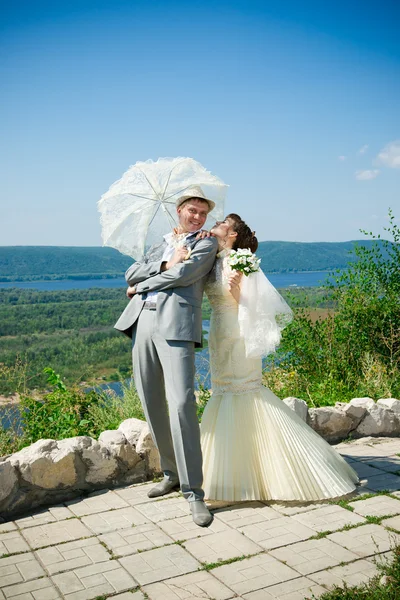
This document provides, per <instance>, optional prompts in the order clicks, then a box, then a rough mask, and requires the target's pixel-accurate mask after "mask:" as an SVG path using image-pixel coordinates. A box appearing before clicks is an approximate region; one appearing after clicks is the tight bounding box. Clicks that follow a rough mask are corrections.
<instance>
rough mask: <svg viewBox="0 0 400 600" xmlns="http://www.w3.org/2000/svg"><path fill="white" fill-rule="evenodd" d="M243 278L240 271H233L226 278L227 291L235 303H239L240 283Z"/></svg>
mask: <svg viewBox="0 0 400 600" xmlns="http://www.w3.org/2000/svg"><path fill="white" fill-rule="evenodd" d="M242 277H243V273H241V272H240V271H233V272H232V273H231V275H229V278H228V290H229V291H230V293H231V294H232V296H233V297H234V298H235V300H236V302H239V298H240V281H241V279H242Z"/></svg>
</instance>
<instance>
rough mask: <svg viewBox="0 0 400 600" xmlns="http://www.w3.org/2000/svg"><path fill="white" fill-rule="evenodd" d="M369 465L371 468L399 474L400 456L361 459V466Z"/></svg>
mask: <svg viewBox="0 0 400 600" xmlns="http://www.w3.org/2000/svg"><path fill="white" fill-rule="evenodd" d="M360 463H361V464H365V465H369V466H370V467H371V468H375V469H379V470H380V471H387V472H389V473H397V474H398V472H399V471H400V457H399V456H396V455H395V456H375V457H374V458H371V457H367V458H362V457H361V458H360V460H359V464H360Z"/></svg>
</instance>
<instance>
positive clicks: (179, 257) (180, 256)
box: [161, 246, 190, 271]
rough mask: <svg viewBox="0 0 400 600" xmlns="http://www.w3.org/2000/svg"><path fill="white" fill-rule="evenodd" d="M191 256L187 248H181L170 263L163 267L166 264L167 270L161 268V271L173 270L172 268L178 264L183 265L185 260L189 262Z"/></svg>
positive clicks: (176, 251)
mask: <svg viewBox="0 0 400 600" xmlns="http://www.w3.org/2000/svg"><path fill="white" fill-rule="evenodd" d="M189 256H190V250H189V249H188V248H187V247H186V246H181V247H179V248H177V249H176V250H175V252H174V254H173V255H172V257H171V258H170V259H169V261H168V262H166V263H163V266H164V264H165V269H163V267H161V270H162V271H168V269H172V267H174V266H175V265H177V264H178V263H181V262H183V261H184V260H187V259H188V258H189Z"/></svg>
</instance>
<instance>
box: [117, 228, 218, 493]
mask: <svg viewBox="0 0 400 600" xmlns="http://www.w3.org/2000/svg"><path fill="white" fill-rule="evenodd" d="M187 245H188V246H189V247H191V249H192V253H191V256H190V258H189V259H188V260H186V261H185V262H183V263H179V264H177V265H175V266H174V267H172V268H171V269H169V270H167V271H164V272H161V265H162V260H161V258H160V254H162V251H163V249H164V247H165V246H161V247H160V248H159V252H158V256H154V255H153V256H151V255H150V256H147V257H146V258H145V259H144V261H143V262H137V263H134V264H133V265H132V266H131V267H129V269H128V270H127V272H126V274H125V279H126V281H127V283H128V284H129V285H134V286H135V287H136V291H137V293H136V295H135V296H134V297H133V299H132V300H131V301H130V302H129V304H128V306H127V307H126V309H125V310H124V312H123V313H122V315H121V317H120V318H119V320H118V321H117V323H116V324H115V328H116V329H118V330H119V331H122V332H123V333H125V334H126V335H129V336H130V337H132V342H133V371H134V377H135V384H136V387H137V390H138V393H139V396H140V399H141V401H142V404H143V409H144V412H145V415H146V419H147V422H148V424H149V427H150V430H151V433H152V436H153V439H154V441H155V443H156V445H157V447H158V450H159V452H160V457H161V468H162V470H163V471H164V473H165V474H166V475H167V476H168V477H170V478H171V479H175V478H177V477H179V481H180V483H181V489H182V492H183V494H184V496H185V498H187V499H188V500H189V501H191V500H202V499H203V497H204V492H203V490H202V482H203V473H202V455H201V447H200V429H199V424H198V420H197V411H196V401H195V396H194V348H195V346H197V347H200V346H201V344H202V318H201V301H202V297H203V290H204V284H205V280H206V276H207V274H208V273H209V271H210V270H211V268H212V266H213V264H214V260H215V255H216V252H217V246H218V243H217V240H216V239H215V238H212V237H210V238H205V239H204V240H198V241H197V240H196V239H195V236H190V237H188V238H187ZM151 291H157V292H158V297H157V310H155V311H152V310H147V309H145V310H143V305H144V302H145V296H146V293H147V292H151ZM167 402H168V409H167ZM168 413H169V414H168Z"/></svg>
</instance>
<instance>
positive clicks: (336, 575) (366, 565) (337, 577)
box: [309, 560, 379, 589]
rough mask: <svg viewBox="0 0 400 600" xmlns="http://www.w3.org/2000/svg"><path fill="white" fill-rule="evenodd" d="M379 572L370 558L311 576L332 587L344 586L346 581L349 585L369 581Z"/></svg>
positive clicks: (317, 581)
mask: <svg viewBox="0 0 400 600" xmlns="http://www.w3.org/2000/svg"><path fill="white" fill-rule="evenodd" d="M377 573H379V571H378V569H377V567H376V566H375V565H374V563H373V562H371V561H369V560H356V561H355V562H352V563H349V564H347V565H342V566H338V567H334V568H333V569H328V570H325V571H319V572H318V573H312V574H310V575H309V577H310V579H312V580H314V581H315V582H316V583H319V584H321V585H325V586H326V587H328V588H330V589H331V588H333V587H334V586H339V587H343V584H344V583H347V585H348V586H356V585H361V584H362V583H367V582H368V581H369V580H370V579H371V578H372V577H374V576H375V575H377Z"/></svg>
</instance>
